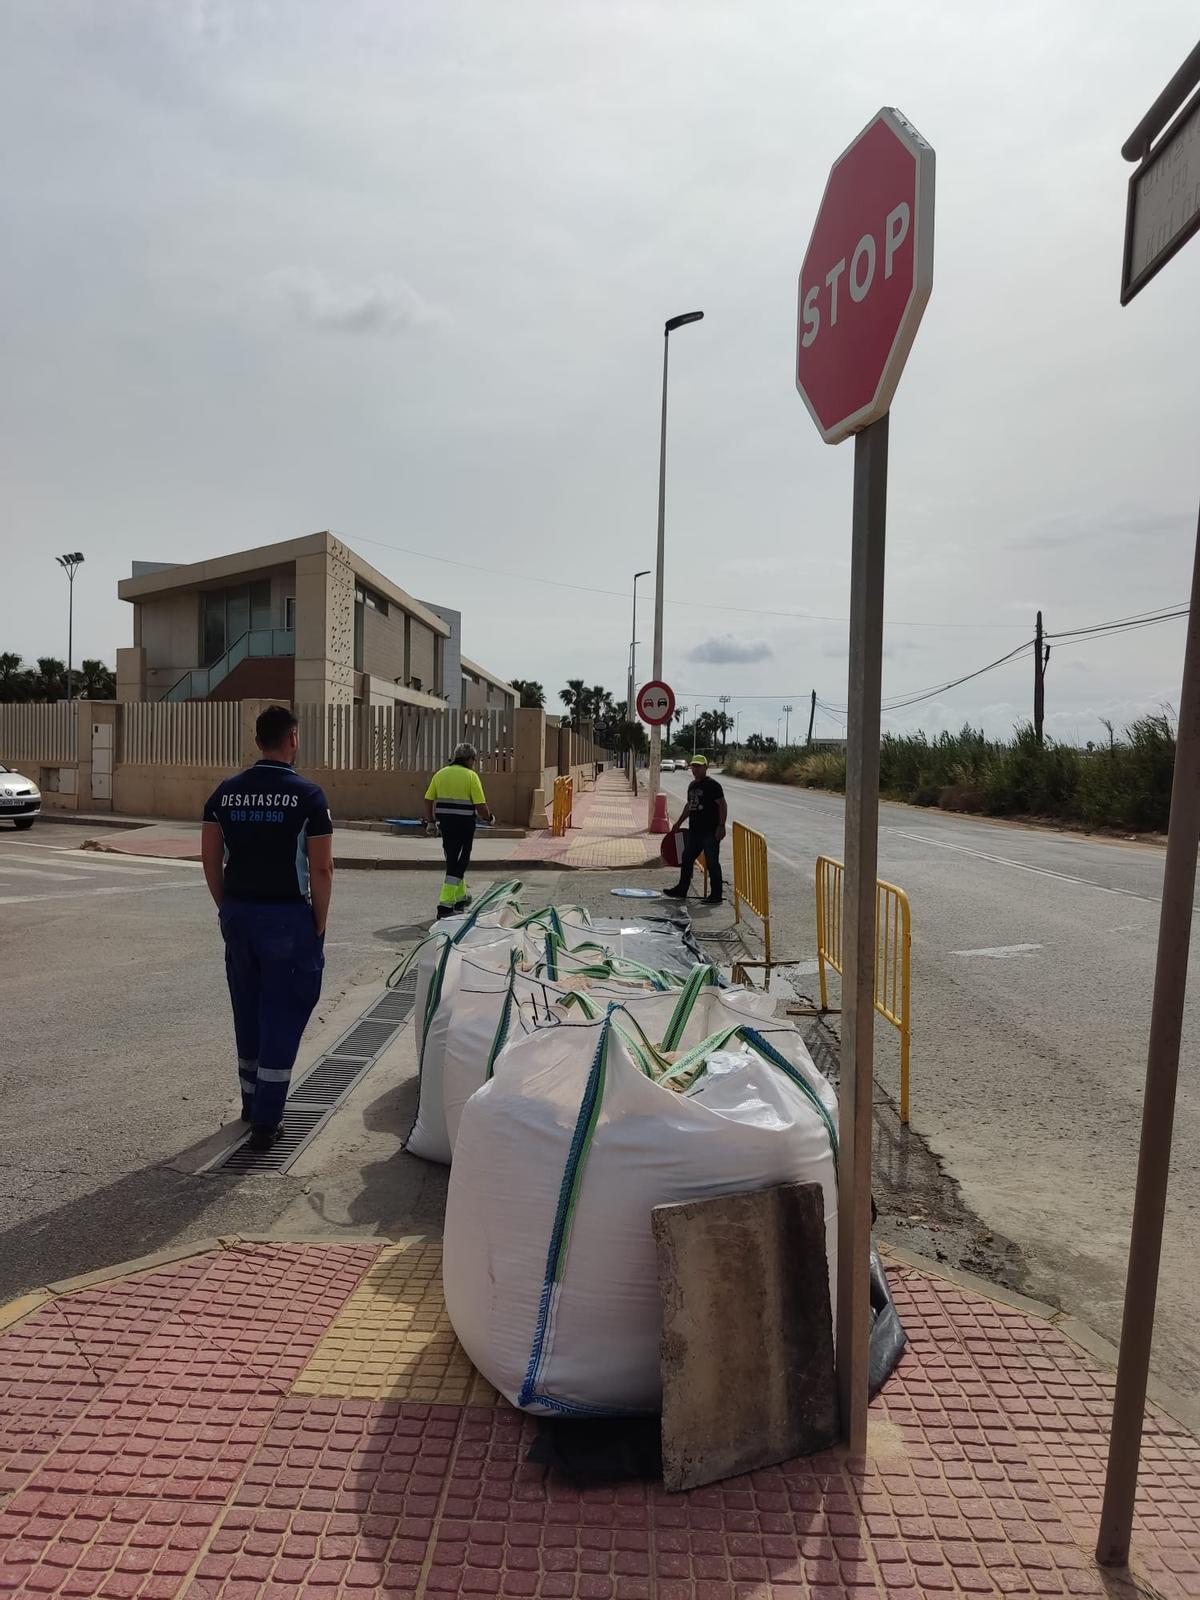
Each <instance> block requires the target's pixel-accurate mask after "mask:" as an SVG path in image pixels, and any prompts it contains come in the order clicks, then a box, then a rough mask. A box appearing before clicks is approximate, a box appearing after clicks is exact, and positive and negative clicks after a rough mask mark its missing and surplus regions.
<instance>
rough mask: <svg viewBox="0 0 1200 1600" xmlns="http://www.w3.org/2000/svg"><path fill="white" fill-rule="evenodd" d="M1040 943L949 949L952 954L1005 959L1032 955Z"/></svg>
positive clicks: (998, 959)
mask: <svg viewBox="0 0 1200 1600" xmlns="http://www.w3.org/2000/svg"><path fill="white" fill-rule="evenodd" d="M1041 948H1042V947H1041V945H1040V944H997V945H993V946H992V947H991V949H990V950H951V952H950V954H951V955H952V956H994V957H995V959H996V960H997V961H1007V960H1008V959H1009V958H1010V957H1011V956H1028V955H1032V954H1033V952H1034V951H1035V950H1040V949H1041Z"/></svg>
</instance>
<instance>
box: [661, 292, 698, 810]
mask: <svg viewBox="0 0 1200 1600" xmlns="http://www.w3.org/2000/svg"><path fill="white" fill-rule="evenodd" d="M703 315H704V313H703V311H685V312H684V313H683V315H682V316H679V317H671V318H669V319H668V321H667V322H665V323H664V324H663V381H662V433H661V436H660V439H659V446H658V559H657V561H656V563H655V578H654V676H655V677H656V678H660V679H661V677H662V670H663V664H662V651H663V565H664V552H665V546H666V540H665V532H666V525H667V523H666V515H667V353H668V351H669V350H670V348H671V335H672V333H673V332H674V331H675V329H676V328H682V327H684V326H685V324H687V323H689V322H699V321H700V319H701V318H702V317H703ZM661 759H662V729H661V728H651V730H650V772H649V776H648V778H647V788H648V789H649V791H650V799H649V806H648V810H649V820H650V826H651V827H653V826H654V809H655V805H656V803H657V801H658V775H659V766H660V763H661ZM663 831H664V832H665V831H666V822H665V819H664V823H663Z"/></svg>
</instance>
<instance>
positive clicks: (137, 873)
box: [0, 845, 171, 878]
mask: <svg viewBox="0 0 1200 1600" xmlns="http://www.w3.org/2000/svg"><path fill="white" fill-rule="evenodd" d="M42 848H43V850H48V848H53V846H48V845H43V846H42ZM18 859H19V856H18V853H16V851H14V850H13V851H5V850H0V870H3V866H6V864H8V862H16V861H18ZM46 866H50V862H46ZM59 867H70V869H72V870H74V872H94V870H96V869H99V872H101V874H104V872H128V874H131V875H133V877H136V878H144V877H155V875H157V874H160V872H170V870H171V864H170V862H165V864H163V866H162V867H142V866H125V862H123V861H122V859H120V858H118V856H70V858H67V854H66V853H62V854H59V856H58V858H56V859H54V870H58V869H59ZM14 870H16V869H14ZM27 870H29V872H34V870H35V869H34V867H29V869H27Z"/></svg>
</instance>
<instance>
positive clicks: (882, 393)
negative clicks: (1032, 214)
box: [796, 106, 934, 444]
mask: <svg viewBox="0 0 1200 1600" xmlns="http://www.w3.org/2000/svg"><path fill="white" fill-rule="evenodd" d="M933 178H934V155H933V150H932V148H931V147H930V146H929V145H928V144H926V142H925V140H924V139H922V137H921V135H920V134H919V133H918V132H917V130H916V129H915V128H914V127H913V125H912V123H911V122H909V121H908V120H907V119H906V118H905V117H903V116H901V114H900V113H899V112H898V111H896V110H895V109H894V108H892V107H889V106H885V107H884V109H883V110H882V111H880V112H879V113H878V114H877V115H876V116H874V117H872V119H871V121H870V122H868V124H867V126H866V127H865V128H864V129H863V131H862V132H861V133H860V134H859V136H858V138H857V139H855V141H854V143H853V144H851V145H850V146H849V148H848V149H846V150H845V151H843V153H842V154H841V155H840V156H839V157H838V159H837V160H836V161H835V162H834V164H833V166H832V168H831V169H830V173H829V179H828V182H827V183H826V185H825V194H824V196H823V198H822V200H821V209H820V211H818V213H817V221H816V225H815V227H814V228H813V233H812V238H811V239H810V240H809V244H808V252H807V254H806V255H805V257H804V265H803V267H801V269H800V302H799V328H798V331H797V342H796V387H797V389H799V391H800V394H801V397H802V398H803V400H804V403H805V405H806V406H807V407H808V409H809V411H810V412H811V414H812V419H813V421H814V422H815V423H816V425H817V427H818V429H819V430H820V434H821V437H822V438H823V439H824V440H825V442H826V443H827V444H837V443H838V442H839V441H840V440H842V439H845V438H847V437H848V436H849V435H850V434H852V433H857V432H858V431H859V429H860V428H865V427H866V426H867V425H868V423H871V422H875V421H877V419H878V418H880V417H882V416H883V414H884V413H885V412H886V411H887V409H888V407H889V406H890V405H891V403H892V396H893V395H894V394H895V392H896V385H897V383H899V381H900V374H901V372H902V371H903V370H904V362H905V359H906V358H907V356H908V352H909V350H910V349H911V347H912V342H913V339H914V338H915V337H916V332H917V327H918V325H919V324H920V321H921V314H922V312H923V311H924V310H925V305H926V302H927V301H928V299H929V291H930V289H931V288H932V287H933Z"/></svg>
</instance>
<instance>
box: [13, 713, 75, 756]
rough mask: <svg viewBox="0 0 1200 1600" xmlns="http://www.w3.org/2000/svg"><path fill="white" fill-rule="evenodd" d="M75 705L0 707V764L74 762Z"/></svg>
mask: <svg viewBox="0 0 1200 1600" xmlns="http://www.w3.org/2000/svg"><path fill="white" fill-rule="evenodd" d="M79 704H80V703H79V702H75V703H74V704H69V703H67V702H65V701H64V702H62V703H61V704H58V705H23V704H20V703H9V704H6V705H0V762H4V763H8V762H10V761H22V760H23V761H31V762H41V763H43V764H44V765H46V766H54V765H55V764H57V763H58V762H62V761H77V760H78V759H79V736H78V731H77V729H78V722H77V712H78V707H79Z"/></svg>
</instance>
